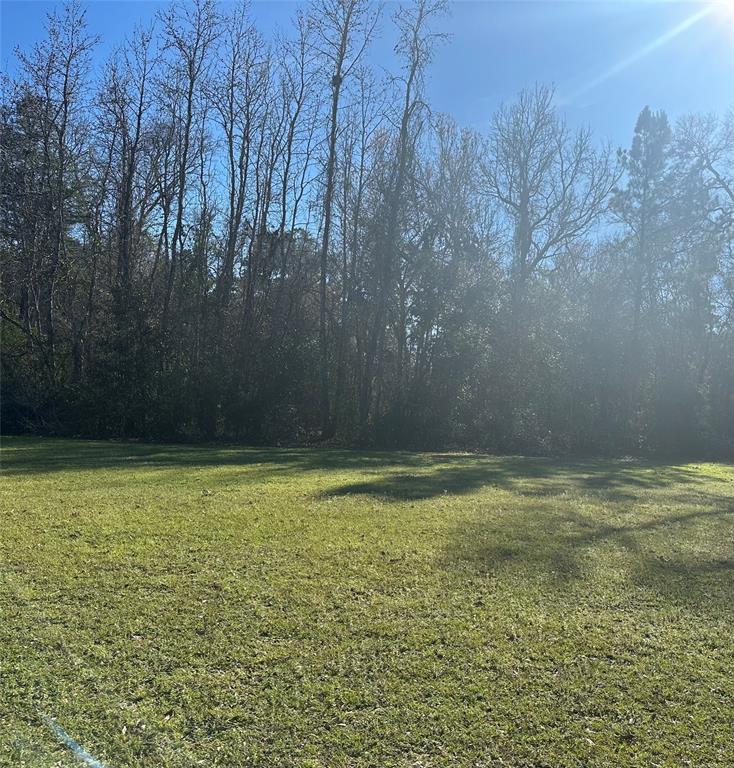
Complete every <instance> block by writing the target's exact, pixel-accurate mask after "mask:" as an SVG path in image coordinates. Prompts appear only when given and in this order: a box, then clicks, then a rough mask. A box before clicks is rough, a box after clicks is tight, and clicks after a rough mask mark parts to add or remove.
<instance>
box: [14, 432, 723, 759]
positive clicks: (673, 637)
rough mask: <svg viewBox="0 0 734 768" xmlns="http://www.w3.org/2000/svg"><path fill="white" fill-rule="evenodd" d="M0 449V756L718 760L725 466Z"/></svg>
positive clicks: (24, 445) (56, 446) (31, 442)
mask: <svg viewBox="0 0 734 768" xmlns="http://www.w3.org/2000/svg"><path fill="white" fill-rule="evenodd" d="M3 442H4V445H3V451H2V458H3V468H4V475H5V476H4V478H3V480H2V485H1V486H0V505H1V507H0V508H1V509H2V517H1V518H0V526H1V528H0V534H1V535H0V611H1V614H0V680H1V681H2V683H1V687H0V764H2V765H14V766H43V767H44V768H47V767H48V768H50V766H59V765H61V766H72V765H74V764H75V763H74V759H73V757H72V756H71V754H70V753H69V752H67V751H65V750H64V749H63V748H61V747H60V746H58V745H57V743H56V741H55V738H54V735H53V734H52V732H51V731H50V729H49V728H48V727H47V726H46V725H44V724H43V722H42V720H41V717H42V716H43V715H48V716H50V717H53V718H56V720H57V722H58V723H59V724H61V725H62V726H63V727H64V728H65V729H66V731H67V732H68V733H69V734H70V735H71V736H73V737H74V738H75V739H77V740H78V741H79V742H80V743H81V744H82V745H83V746H84V747H85V748H86V749H87V750H88V751H89V752H91V753H92V754H94V755H95V756H96V757H97V758H99V759H100V760H103V761H104V762H105V764H106V765H108V766H109V768H122V767H123V766H131V767H132V766H135V768H139V767H143V766H145V767H150V768H154V767H155V768H159V767H172V766H180V767H181V768H184V766H186V768H189V767H190V766H194V765H205V766H227V767H231V766H263V767H264V766H268V767H270V766H310V767H311V768H316V767H317V766H325V767H326V766H328V767H329V768H331V766H341V767H346V766H355V767H356V766H360V767H362V766H374V767H375V768H377V767H378V766H380V767H381V768H384V767H385V766H422V767H423V768H429V767H433V766H467V767H468V766H482V767H483V768H488V767H490V766H492V767H494V766H512V767H513V768H518V767H520V766H523V767H527V768H530V766H532V767H533V768H536V767H539V766H552V767H553V768H556V767H557V766H600V767H601V766H604V767H605V768H608V767H609V766H640V768H642V767H644V768H649V767H650V766H656V765H660V766H678V765H680V766H685V765H690V766H695V767H697V768H699V767H702V766H706V767H707V768H709V767H713V768H715V767H717V766H721V767H723V766H730V765H732V764H734V721H733V720H732V712H734V674H732V670H734V632H733V630H734V541H733V535H734V534H733V532H734V526H733V525H732V523H734V470H733V468H732V467H731V466H728V465H722V464H695V465H694V464H685V465H679V466H673V465H663V464H660V465H658V464H651V463H637V462H629V461H628V462H625V461H606V462H601V461H550V460H544V459H524V458H492V457H481V456H470V455H458V454H444V455H429V454H400V453H381V454H379V453H357V452H349V451H315V450H258V449H239V448H201V447H178V448H177V447H163V446H149V445H130V444H123V443H116V444H108V443H89V442H74V441H61V440H38V439H20V438H14V439H5V440H4V441H3Z"/></svg>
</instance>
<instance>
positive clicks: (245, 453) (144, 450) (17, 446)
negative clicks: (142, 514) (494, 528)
mask: <svg viewBox="0 0 734 768" xmlns="http://www.w3.org/2000/svg"><path fill="white" fill-rule="evenodd" d="M428 456H429V455H428V454H410V453H401V452H380V451H351V450H340V449H332V448H328V449H319V448H247V447H242V446H226V445H222V446H220V445H196V446H192V445H156V444H147V443H133V442H117V441H87V440H69V439H57V438H24V437H19V438H16V437H14V438H7V437H6V438H3V450H2V453H1V454H0V457H1V462H0V463H1V465H2V473H3V474H4V475H31V474H48V473H53V472H64V471H75V472H78V471H93V470H118V469H121V470H131V469H137V468H139V469H176V468H181V469H187V468H196V467H201V468H206V467H233V468H237V467H241V468H246V467H252V466H258V465H260V466H265V467H269V468H272V469H273V471H283V472H290V471H328V470H335V469H346V470H348V469H367V468H376V469H382V468H389V467H394V466H404V465H407V466H422V465H424V464H425V463H427V462H429V459H428Z"/></svg>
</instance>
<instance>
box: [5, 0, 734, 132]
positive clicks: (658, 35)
mask: <svg viewBox="0 0 734 768" xmlns="http://www.w3.org/2000/svg"><path fill="white" fill-rule="evenodd" d="M727 2H728V4H729V5H728V9H729V10H728V11H727V10H725V8H726V3H727ZM164 5H165V4H164V3H160V2H155V1H154V0H127V1H126V2H121V1H120V0H95V1H94V2H90V3H88V4H87V6H88V12H87V18H88V21H89V27H90V30H91V31H92V32H93V33H96V34H99V35H100V36H101V37H102V39H103V44H102V45H101V46H100V48H99V50H98V52H97V56H96V60H97V61H99V62H101V61H102V60H103V59H104V58H105V57H106V55H107V54H108V53H109V52H110V50H111V48H112V47H113V46H114V45H116V44H117V43H119V42H120V41H121V39H122V38H123V37H124V35H125V34H127V33H128V32H129V31H131V30H132V28H133V27H134V26H135V24H136V23H137V22H139V21H143V22H146V21H149V20H151V19H152V18H153V17H154V16H155V14H156V11H157V10H158V9H159V8H161V7H163V6H164ZM53 7H54V3H52V2H41V1H40V0H2V2H1V4H0V10H1V19H0V20H1V22H2V34H1V36H0V41H1V50H0V61H1V62H2V66H3V68H4V69H10V70H12V68H13V66H14V60H13V59H14V57H13V53H12V52H13V49H14V47H15V46H16V45H20V46H21V47H27V46H30V45H32V44H33V42H34V41H35V40H36V39H38V38H39V37H41V36H42V25H43V19H44V14H45V13H46V12H47V11H48V10H50V9H52V8H53ZM251 7H252V15H253V17H254V18H255V20H256V21H257V24H258V27H259V28H260V30H261V31H262V32H263V33H264V34H272V33H273V32H274V31H275V30H276V29H277V28H283V29H287V28H288V25H289V20H290V18H291V16H292V14H293V12H294V9H295V8H296V7H297V4H296V3H294V2H290V1H289V0H269V2H253V3H252V4H251ZM708 7H709V6H707V5H705V4H704V3H702V2H669V1H666V0H621V1H620V0H617V1H616V2H606V0H537V1H534V0H496V1H493V2H457V3H455V4H454V5H453V7H452V12H451V15H450V17H449V18H448V19H447V20H446V23H445V31H446V32H448V33H450V36H451V38H450V40H449V42H448V43H445V44H444V45H443V46H442V48H441V49H440V50H439V51H438V53H437V55H436V57H435V59H434V63H433V65H432V67H431V70H430V77H429V81H428V91H429V99H430V102H431V104H432V106H433V107H434V109H437V110H440V111H445V112H449V113H451V114H452V115H453V116H454V117H455V118H456V119H457V120H458V121H459V123H460V124H462V125H470V126H472V127H475V128H483V127H485V126H486V125H487V123H488V121H489V118H490V116H491V114H492V112H493V110H494V109H495V108H496V107H497V106H498V105H499V104H500V103H502V102H503V101H507V100H510V99H512V98H513V96H514V95H515V94H516V93H517V92H518V91H519V90H520V89H521V88H523V87H525V86H528V85H532V84H533V83H535V82H550V83H554V84H555V86H556V88H557V93H558V97H559V105H560V106H561V108H562V109H563V110H564V111H565V113H566V115H567V117H568V119H569V121H570V122H571V123H572V124H576V125H579V124H588V125H591V126H592V128H593V129H594V131H595V133H596V134H597V135H599V136H602V137H606V138H608V139H610V140H611V141H612V142H613V143H614V144H618V145H627V144H628V143H629V140H630V136H631V132H632V129H633V126H634V122H635V119H636V116H637V114H638V113H639V111H640V110H641V109H642V107H644V106H645V105H646V104H649V105H650V106H651V107H653V108H654V109H665V110H666V111H668V113H669V114H670V115H671V117H672V118H675V117H676V116H678V115H680V114H683V113H685V112H687V111H716V112H719V113H721V112H723V111H725V110H726V109H728V108H729V107H730V106H732V104H734V0H723V2H721V3H719V5H718V6H717V7H716V8H715V9H714V10H712V11H711V12H706V9H707V8H708ZM390 10H391V3H389V2H388V3H387V4H386V11H387V12H388V13H389V12H390ZM382 26H383V36H382V39H381V40H378V41H377V42H376V43H375V45H374V46H373V49H372V51H371V53H370V56H371V59H372V61H373V63H374V64H375V65H376V66H378V67H380V66H384V67H387V68H390V67H392V66H393V63H394V62H393V57H392V53H391V47H392V38H391V30H390V24H389V23H388V22H387V20H386V21H384V22H383V25H382Z"/></svg>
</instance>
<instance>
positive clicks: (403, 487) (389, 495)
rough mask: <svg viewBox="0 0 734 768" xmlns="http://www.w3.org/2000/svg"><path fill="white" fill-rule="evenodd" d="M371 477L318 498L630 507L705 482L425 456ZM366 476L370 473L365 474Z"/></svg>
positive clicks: (537, 461) (650, 473)
mask: <svg viewBox="0 0 734 768" xmlns="http://www.w3.org/2000/svg"><path fill="white" fill-rule="evenodd" d="M381 469H384V470H387V471H379V468H378V469H377V470H375V471H374V473H373V474H374V477H370V478H368V479H366V480H359V481H355V482H351V483H345V484H342V485H339V486H336V487H332V488H327V489H325V490H323V491H321V492H320V493H319V494H318V495H319V496H320V497H322V498H328V497H333V496H351V495H368V496H373V497H376V498H380V499H383V500H387V501H397V502H399V501H420V500H424V499H431V498H434V497H438V496H442V495H445V494H452V495H457V494H467V493H473V492H474V491H478V490H480V489H481V488H487V487H494V488H499V489H503V490H510V491H512V492H514V493H517V494H519V495H521V496H524V497H538V498H544V497H551V496H559V495H566V494H569V493H584V494H589V495H594V496H602V497H604V498H605V499H609V500H613V501H634V500H635V499H636V498H637V497H638V496H639V494H640V492H642V491H646V490H654V489H657V488H666V487H669V486H671V485H673V484H678V485H685V486H687V487H691V490H692V491H693V487H694V486H696V485H698V486H703V485H704V484H705V483H709V482H710V479H708V478H704V477H702V476H701V475H699V474H698V473H696V472H695V471H694V470H692V469H688V468H686V467H672V466H669V465H666V464H662V463H651V462H629V461H609V460H607V461H602V460H599V461H587V462H583V463H582V462H578V461H575V462H564V461H559V460H553V459H542V458H528V457H513V456H510V457H490V456H479V457H478V456H466V455H465V456H456V455H450V454H449V455H435V454H433V455H430V456H429V461H427V462H426V466H425V467H423V468H418V469H416V470H415V471H412V472H401V471H393V470H390V468H389V467H387V466H385V467H383V468H381ZM370 472H372V470H370Z"/></svg>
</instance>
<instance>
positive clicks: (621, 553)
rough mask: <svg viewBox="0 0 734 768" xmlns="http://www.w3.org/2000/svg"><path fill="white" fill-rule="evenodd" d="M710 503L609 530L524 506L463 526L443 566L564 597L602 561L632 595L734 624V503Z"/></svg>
mask: <svg viewBox="0 0 734 768" xmlns="http://www.w3.org/2000/svg"><path fill="white" fill-rule="evenodd" d="M700 498H701V497H699V500H700ZM708 500H709V503H708V504H706V505H702V504H697V505H696V506H695V507H692V508H689V509H687V510H685V511H678V512H676V511H674V510H675V509H676V507H673V508H672V509H671V508H664V509H656V510H654V511H653V512H652V513H650V514H649V515H643V514H642V513H641V512H637V513H633V512H628V513H627V514H617V515H616V516H615V517H613V518H612V521H611V522H609V521H608V520H607V519H605V518H604V517H603V516H602V515H603V510H602V509H600V508H596V509H595V510H594V511H593V512H591V513H589V514H588V515H587V514H580V513H578V512H575V511H573V510H570V509H568V508H566V507H564V506H563V505H555V506H554V507H551V508H548V507H546V506H543V505H538V504H537V503H535V504H527V505H520V506H519V507H517V508H515V509H513V510H512V511H508V512H506V513H504V514H501V515H497V514H492V515H488V516H487V517H486V518H484V519H482V518H480V519H474V520H472V521H467V522H464V523H462V524H461V525H459V526H457V528H456V529H455V531H454V534H453V537H452V539H451V540H450V542H449V543H448V546H447V547H446V549H445V551H444V554H443V558H442V564H443V566H444V567H447V568H451V569H459V570H461V571H462V572H464V573H466V572H467V571H468V572H469V573H474V574H477V575H487V574H491V575H493V576H497V577H502V576H505V575H510V574H511V575H513V576H514V577H516V578H519V579H520V580H527V581H528V582H538V581H540V582H542V583H543V584H544V585H545V586H547V587H550V588H552V589H558V590H563V589H564V588H567V587H569V586H570V585H571V584H572V583H573V582H574V581H580V580H583V579H588V578H592V577H593V571H594V568H595V566H596V565H597V561H596V559H597V558H599V557H601V558H607V557H610V556H611V557H612V558H613V560H611V561H609V562H613V563H615V564H616V566H618V568H619V571H618V572H617V573H616V574H615V575H619V576H622V577H623V578H625V579H627V580H628V581H629V584H630V586H631V587H632V586H633V587H635V588H638V589H639V588H642V589H644V590H646V591H648V592H649V594H650V595H651V597H653V598H656V599H659V600H661V601H663V602H665V603H672V604H676V605H679V606H682V607H686V608H688V609H691V610H693V611H697V612H700V611H703V612H706V613H711V614H715V615H717V616H721V617H727V618H729V619H734V536H733V535H732V532H733V531H734V499H733V498H732V497H731V496H726V495H719V494H710V495H709V499H708ZM722 544H723V545H724V546H723V547H722ZM626 594H629V595H633V596H635V595H636V596H639V593H638V592H636V591H633V590H628V591H627V593H626Z"/></svg>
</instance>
